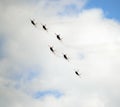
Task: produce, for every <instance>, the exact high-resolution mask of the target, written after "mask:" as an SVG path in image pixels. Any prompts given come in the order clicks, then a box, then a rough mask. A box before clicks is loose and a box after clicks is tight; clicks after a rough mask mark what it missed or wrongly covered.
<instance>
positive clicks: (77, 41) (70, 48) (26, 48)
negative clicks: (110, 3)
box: [0, 0, 120, 107]
mask: <svg viewBox="0 0 120 107" xmlns="http://www.w3.org/2000/svg"><path fill="white" fill-rule="evenodd" d="M78 2H79V1H75V2H74V3H75V4H78ZM46 3H48V5H49V7H48V8H49V10H45V8H44V6H45V4H46ZM56 3H60V6H58V5H56ZM72 3H73V1H72V0H71V1H69V2H68V1H58V2H55V1H52V2H47V1H45V2H43V1H41V2H40V3H38V4H37V5H36V6H35V5H34V4H33V5H32V4H30V5H29V4H25V5H22V4H20V5H18V4H17V5H16V3H15V4H14V2H13V5H7V7H6V9H5V11H4V12H3V11H2V9H3V8H4V7H0V8H1V9H0V10H1V11H0V12H1V21H0V23H1V24H2V25H3V26H1V27H0V39H1V40H0V41H2V40H3V38H4V42H3V43H2V52H3V53H4V56H3V58H1V59H0V86H1V88H0V96H1V97H0V99H1V100H0V105H2V107H8V106H9V107H10V106H11V107H24V106H26V107H28V106H29V107H33V106H35V107H38V106H43V107H48V106H49V105H51V106H57V107H61V106H62V107H66V106H67V107H76V106H81V107H89V106H92V107H110V106H111V107H118V106H119V101H118V100H119V97H120V93H119V90H120V83H119V81H120V79H119V69H120V67H119V63H120V57H119V53H120V51H119V47H120V44H119V42H120V37H119V35H120V31H119V29H120V24H119V23H118V22H116V21H114V20H110V19H107V18H105V17H104V12H103V11H102V10H101V9H92V10H85V11H82V12H81V13H80V14H79V15H77V16H75V17H68V16H64V17H62V16H56V13H58V12H59V11H61V8H60V7H64V6H66V5H69V4H72ZM83 4H84V1H83ZM1 5H2V3H1ZM80 5H81V4H80ZM80 5H79V6H80ZM54 6H55V7H56V8H57V6H58V8H57V10H55V8H53V7H54ZM82 6H83V5H81V7H82ZM51 11H52V12H51ZM38 13H39V14H38ZM32 16H35V17H34V18H35V19H36V22H37V29H36V28H35V27H34V26H32V25H31V23H30V21H29V18H31V17H32ZM48 16H49V17H48ZM40 23H43V24H44V23H46V24H47V27H48V31H49V33H47V32H44V31H43V29H42V27H41V26H40ZM54 33H58V34H61V36H62V38H63V43H60V42H59V41H57V39H56V38H55V35H54ZM48 45H54V48H55V49H56V53H57V55H56V56H55V55H54V54H52V53H51V52H50V51H49V47H48ZM0 49H1V48H0ZM62 52H65V53H67V54H68V56H69V57H70V62H67V61H65V60H64V59H63V58H62V54H61V53H62ZM79 54H84V58H83V59H82V60H81V59H80V58H79V57H80V55H79ZM77 68H80V72H82V78H81V79H80V78H79V77H77V76H76V75H75V73H74V69H77ZM31 69H32V70H33V71H35V72H39V75H38V76H37V77H36V78H33V79H32V80H31V81H29V80H28V76H29V75H30V74H29V73H30V72H31ZM15 74H18V75H17V76H18V78H17V79H16V78H13V77H15ZM16 85H19V87H16ZM49 89H50V90H52V89H53V90H54V89H55V90H58V91H60V92H61V93H63V94H64V95H63V96H62V97H61V98H59V99H56V98H55V97H53V96H46V97H45V98H43V99H42V100H41V99H34V98H33V97H32V95H33V94H34V93H35V92H38V91H43V90H49ZM6 102H7V103H6Z"/></svg>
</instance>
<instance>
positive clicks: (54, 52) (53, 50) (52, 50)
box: [49, 46, 55, 54]
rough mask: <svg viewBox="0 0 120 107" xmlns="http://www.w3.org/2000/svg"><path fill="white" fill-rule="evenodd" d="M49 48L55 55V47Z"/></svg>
mask: <svg viewBox="0 0 120 107" xmlns="http://www.w3.org/2000/svg"><path fill="white" fill-rule="evenodd" d="M49 48H50V51H51V52H53V53H54V54H55V50H54V49H53V47H52V46H49Z"/></svg>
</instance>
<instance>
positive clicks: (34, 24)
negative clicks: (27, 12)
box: [30, 19, 82, 77]
mask: <svg viewBox="0 0 120 107" xmlns="http://www.w3.org/2000/svg"><path fill="white" fill-rule="evenodd" d="M30 21H31V24H32V25H33V26H35V27H36V25H37V23H36V22H35V20H33V19H30ZM41 26H42V28H43V30H44V31H47V32H48V28H47V27H46V25H43V24H41ZM54 34H55V35H56V38H57V39H58V40H59V41H62V38H61V37H60V34H56V33H54ZM48 46H49V45H48ZM49 49H50V51H51V52H52V53H54V54H55V49H54V48H53V46H49ZM62 56H63V58H64V59H65V60H67V61H69V57H68V55H67V54H65V53H63V55H62ZM74 72H75V74H76V75H77V76H78V77H81V75H82V74H81V73H79V70H74Z"/></svg>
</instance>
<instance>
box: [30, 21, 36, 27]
mask: <svg viewBox="0 0 120 107" xmlns="http://www.w3.org/2000/svg"><path fill="white" fill-rule="evenodd" d="M30 21H31V23H32V24H33V26H35V27H36V23H35V22H34V20H31V19H30Z"/></svg>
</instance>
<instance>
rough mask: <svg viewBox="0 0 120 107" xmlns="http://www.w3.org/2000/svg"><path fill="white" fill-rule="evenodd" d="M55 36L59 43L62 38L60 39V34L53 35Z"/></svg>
mask: <svg viewBox="0 0 120 107" xmlns="http://www.w3.org/2000/svg"><path fill="white" fill-rule="evenodd" d="M55 35H56V37H57V39H58V40H60V41H61V40H62V38H61V37H60V34H59V35H58V34H56V33H55Z"/></svg>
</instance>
